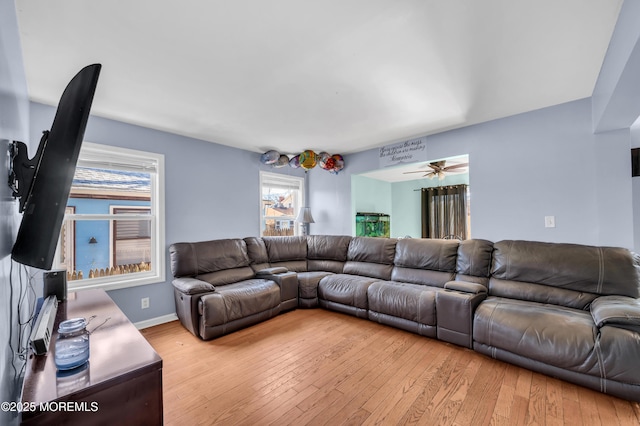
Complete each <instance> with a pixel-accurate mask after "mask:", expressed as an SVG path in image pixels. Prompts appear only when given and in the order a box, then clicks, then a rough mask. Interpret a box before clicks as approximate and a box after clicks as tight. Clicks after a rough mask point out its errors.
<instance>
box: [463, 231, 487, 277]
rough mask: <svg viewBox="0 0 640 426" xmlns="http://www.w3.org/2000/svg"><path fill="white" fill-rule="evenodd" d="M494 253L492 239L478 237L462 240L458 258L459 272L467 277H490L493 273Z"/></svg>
mask: <svg viewBox="0 0 640 426" xmlns="http://www.w3.org/2000/svg"><path fill="white" fill-rule="evenodd" d="M492 254H493V243H492V242H491V241H487V240H478V239H472V240H464V241H461V242H460V245H459V246H458V256H457V259H456V271H457V273H458V274H460V275H463V276H467V277H483V278H488V277H489V275H490V274H491V258H492ZM463 281H464V279H463ZM467 281H474V280H467Z"/></svg>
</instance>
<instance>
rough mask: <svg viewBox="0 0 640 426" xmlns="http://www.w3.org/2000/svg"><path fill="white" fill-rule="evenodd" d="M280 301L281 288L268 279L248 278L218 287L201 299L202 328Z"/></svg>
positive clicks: (266, 308)
mask: <svg viewBox="0 0 640 426" xmlns="http://www.w3.org/2000/svg"><path fill="white" fill-rule="evenodd" d="M279 304H280V287H278V285H277V284H276V283H275V282H273V281H270V280H263V279H251V280H246V281H241V282H237V283H235V284H229V285H227V286H224V287H219V288H217V289H216V291H215V292H213V293H208V294H205V295H204V296H202V297H201V298H200V306H199V310H200V315H201V316H202V324H203V325H204V326H205V327H212V326H216V325H220V324H227V323H229V322H231V321H234V320H238V319H241V318H244V317H248V316H250V315H253V314H256V313H259V312H263V311H267V310H269V309H272V308H274V307H276V306H278V305H279Z"/></svg>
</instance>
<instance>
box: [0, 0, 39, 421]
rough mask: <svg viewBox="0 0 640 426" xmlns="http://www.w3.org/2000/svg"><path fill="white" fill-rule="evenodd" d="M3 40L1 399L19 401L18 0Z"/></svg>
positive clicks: (2, 29) (2, 6) (22, 115)
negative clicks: (12, 153)
mask: <svg viewBox="0 0 640 426" xmlns="http://www.w3.org/2000/svg"><path fill="white" fill-rule="evenodd" d="M0 46H1V50H0V154H1V155H2V160H1V161H0V176H1V177H2V179H1V180H0V401H17V400H18V398H19V396H20V389H21V386H22V379H21V377H20V375H19V374H18V376H17V378H16V374H15V372H16V371H17V372H18V373H20V372H21V371H22V368H23V366H24V362H23V361H22V360H20V359H19V358H18V357H17V356H15V354H14V352H13V351H12V350H11V347H12V348H13V349H14V350H16V351H18V350H19V347H18V335H19V333H20V330H21V327H20V326H19V325H18V320H20V321H25V320H26V319H27V318H28V315H29V314H30V312H29V302H30V300H29V297H27V299H26V300H25V301H23V302H21V301H20V294H19V285H18V283H19V282H20V277H19V275H22V279H23V281H24V282H25V287H24V288H25V289H26V281H27V277H26V274H25V272H24V270H21V269H20V268H18V266H17V265H15V264H14V268H13V273H11V271H12V265H11V263H12V262H11V256H10V253H11V247H12V246H13V242H14V241H15V236H16V232H17V229H18V223H19V219H20V215H19V214H18V205H17V203H16V202H15V201H12V197H11V191H10V190H9V187H8V186H7V185H6V178H7V176H8V172H9V171H8V169H7V162H6V159H5V158H6V153H7V149H8V146H9V145H8V144H9V140H21V141H24V142H28V140H29V126H28V123H29V101H28V95H27V83H26V78H25V73H24V66H23V61H22V53H21V50H20V38H19V33H18V24H17V19H16V11H15V3H14V2H13V1H0ZM31 147H33V145H31ZM31 147H30V148H31ZM33 152H35V148H34V149H33V150H31V149H30V153H33ZM9 283H11V286H10V285H9ZM12 290H13V291H12ZM40 292H41V290H40ZM20 303H22V306H21V309H20V310H21V311H22V312H23V314H25V315H26V316H25V317H23V318H20V319H19V318H18V316H17V313H18V306H19V304H20ZM26 332H28V330H26ZM10 346H11V347H10ZM18 420H19V419H18V417H17V413H16V412H13V413H12V412H5V411H2V412H0V424H2V425H12V424H17V423H18Z"/></svg>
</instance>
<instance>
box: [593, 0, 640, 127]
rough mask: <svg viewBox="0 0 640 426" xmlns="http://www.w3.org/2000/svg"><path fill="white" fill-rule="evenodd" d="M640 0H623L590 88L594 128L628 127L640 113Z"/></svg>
mask: <svg viewBox="0 0 640 426" xmlns="http://www.w3.org/2000/svg"><path fill="white" fill-rule="evenodd" d="M638 22H640V2H638V1H636V0H626V1H625V2H624V3H623V5H622V8H621V9H620V13H619V15H618V21H617V23H616V27H615V29H614V31H613V34H612V36H611V40H610V42H609V47H608V49H607V54H606V56H605V59H604V63H603V65H602V68H601V69H600V74H599V75H598V80H597V81H596V85H595V88H594V89H593V95H592V98H593V106H592V108H593V129H594V130H595V131H596V132H604V131H609V130H617V129H622V128H625V129H626V128H629V127H630V126H631V125H632V124H633V123H634V122H635V121H636V119H637V118H638V116H639V115H640V84H638V76H639V75H640V25H638Z"/></svg>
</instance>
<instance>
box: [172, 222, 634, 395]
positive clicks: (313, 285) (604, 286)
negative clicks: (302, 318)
mask: <svg viewBox="0 0 640 426" xmlns="http://www.w3.org/2000/svg"><path fill="white" fill-rule="evenodd" d="M170 254H171V268H172V272H173V275H174V280H173V285H174V293H175V299H176V311H177V314H178V317H179V318H180V321H181V322H182V324H183V325H184V326H185V327H186V328H187V329H188V330H189V331H191V332H192V333H193V334H195V335H196V336H199V337H201V338H202V339H205V340H208V339H212V338H215V337H217V336H220V335H223V334H226V333H230V332H232V331H235V330H237V329H240V328H242V327H246V326H249V325H252V324H255V323H257V322H260V321H263V320H266V319H268V318H271V317H273V316H274V315H277V314H278V313H279V312H281V311H284V310H290V309H295V308H297V307H301V308H314V307H318V306H319V307H322V308H325V309H330V310H334V311H339V312H343V313H347V314H351V315H355V316H357V317H360V318H368V319H370V320H372V321H377V322H379V323H383V324H387V325H390V326H393V327H397V328H401V329H403V330H407V331H411V332H414V333H418V334H421V335H424V336H428V337H433V338H437V339H440V340H444V341H447V342H451V343H454V344H457V345H461V346H465V347H468V348H472V349H474V350H476V351H478V352H481V353H483V354H485V355H488V356H491V357H493V358H496V359H500V360H504V361H507V362H510V363H513V364H516V365H519V366H522V367H525V368H528V369H531V370H533V371H537V372H541V373H544V374H548V375H551V376H554V377H558V378H561V379H564V380H567V381H570V382H573V383H577V384H580V385H583V386H586V387H589V388H592V389H595V390H598V391H601V392H604V393H608V394H612V395H615V396H618V397H621V398H625V399H629V400H634V401H640V258H639V257H638V256H637V255H635V254H633V253H631V252H629V251H628V250H626V249H622V248H612V247H592V246H583V245H576V244H558V243H542V242H531V241H500V242H497V243H492V242H490V241H486V240H466V241H462V242H458V241H452V240H433V239H389V238H367V237H348V236H333V235H311V236H307V237H264V238H256V237H248V238H244V239H226V240H214V241H203V242H196V243H176V244H173V245H172V246H171V247H170Z"/></svg>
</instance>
